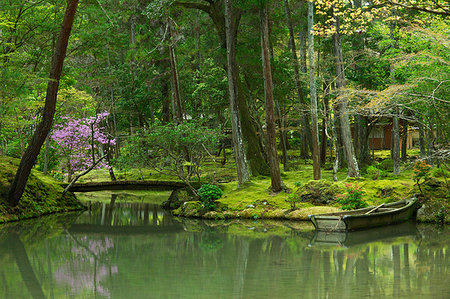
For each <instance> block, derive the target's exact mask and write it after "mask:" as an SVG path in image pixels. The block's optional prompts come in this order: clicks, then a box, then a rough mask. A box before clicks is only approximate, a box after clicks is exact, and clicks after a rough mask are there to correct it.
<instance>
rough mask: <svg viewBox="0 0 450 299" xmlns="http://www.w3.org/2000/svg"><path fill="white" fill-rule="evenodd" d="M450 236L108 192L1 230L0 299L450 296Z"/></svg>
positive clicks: (444, 231) (431, 229)
mask: <svg viewBox="0 0 450 299" xmlns="http://www.w3.org/2000/svg"><path fill="white" fill-rule="evenodd" d="M449 247H450V230H449V228H448V227H437V226H434V225H416V224H414V223H406V224H403V225H399V226H392V227H389V228H384V229H377V230H373V231H365V232H362V233H354V234H338V235H334V234H315V232H314V231H313V227H312V226H311V225H310V224H309V223H304V222H288V221H284V222H282V221H243V220H228V221H227V220H221V221H202V220H195V219H194V220H193V219H177V218H173V217H172V216H171V215H170V214H169V213H167V212H165V211H163V210H161V209H159V208H158V205H155V204H149V203H145V202H130V201H127V200H126V196H125V197H124V196H122V197H118V196H116V195H114V196H112V198H111V200H110V201H109V202H105V201H103V202H97V203H92V204H90V206H89V210H87V211H85V212H82V213H68V214H64V215H51V216H47V217H43V218H41V219H35V220H31V221H25V222H21V223H18V224H7V225H2V226H0V264H1V267H0V298H128V299H130V298H361V297H369V298H450V283H449V282H450V251H449Z"/></svg>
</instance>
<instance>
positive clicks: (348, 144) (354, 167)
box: [333, 11, 359, 177]
mask: <svg viewBox="0 0 450 299" xmlns="http://www.w3.org/2000/svg"><path fill="white" fill-rule="evenodd" d="M333 18H334V25H335V32H334V33H333V52H334V61H335V69H336V87H337V88H338V90H339V96H338V106H339V112H338V114H339V116H338V117H339V120H340V125H341V132H340V133H341V138H342V143H343V145H344V151H345V156H346V158H347V166H348V176H349V177H358V176H359V167H358V163H357V161H356V156H355V149H354V148H353V142H352V135H351V131H350V122H349V116H348V100H347V97H346V95H345V94H344V93H343V92H342V91H343V88H345V85H346V83H345V73H344V58H343V56H342V45H341V35H340V31H339V13H338V12H337V11H333ZM337 133H338V134H339V132H337Z"/></svg>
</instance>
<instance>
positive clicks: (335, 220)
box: [309, 198, 419, 231]
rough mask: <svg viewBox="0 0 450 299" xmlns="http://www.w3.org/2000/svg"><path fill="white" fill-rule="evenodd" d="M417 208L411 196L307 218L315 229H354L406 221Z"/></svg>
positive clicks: (416, 203)
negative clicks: (391, 201)
mask: <svg viewBox="0 0 450 299" xmlns="http://www.w3.org/2000/svg"><path fill="white" fill-rule="evenodd" d="M418 208H419V204H418V202H417V198H411V199H405V200H401V201H397V202H393V203H389V204H382V205H379V206H377V207H368V208H364V209H358V210H353V211H344V212H337V213H328V214H318V215H309V219H310V220H311V222H312V223H313V224H314V227H315V228H316V230H320V231H354V230H361V229H368V228H372V227H378V226H384V225H389V224H393V223H400V222H403V221H406V220H408V219H411V218H413V217H414V216H415V215H416V212H417V209H418Z"/></svg>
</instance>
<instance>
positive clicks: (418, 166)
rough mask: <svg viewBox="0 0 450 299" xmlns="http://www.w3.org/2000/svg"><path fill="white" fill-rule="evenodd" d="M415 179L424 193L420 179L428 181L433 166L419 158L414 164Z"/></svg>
mask: <svg viewBox="0 0 450 299" xmlns="http://www.w3.org/2000/svg"><path fill="white" fill-rule="evenodd" d="M413 171H414V175H413V181H414V182H416V185H417V186H418V187H419V190H420V193H422V188H420V181H421V180H423V181H426V180H427V179H428V178H429V177H430V171H431V166H430V165H428V164H427V163H426V162H425V161H424V160H417V161H416V162H415V163H414V166H413Z"/></svg>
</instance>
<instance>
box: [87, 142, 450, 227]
mask: <svg viewBox="0 0 450 299" xmlns="http://www.w3.org/2000/svg"><path fill="white" fill-rule="evenodd" d="M227 154H228V162H227V163H226V164H225V166H224V167H221V165H220V160H221V157H216V165H214V163H213V161H212V160H210V161H207V162H206V163H205V164H204V166H203V167H202V169H201V171H202V173H201V180H202V182H203V183H217V184H219V185H220V186H221V188H223V191H224V195H223V197H222V198H221V199H220V200H219V203H220V206H221V207H222V208H221V209H220V210H219V211H213V212H208V211H205V210H204V209H202V207H201V205H200V204H195V205H194V206H190V207H187V208H186V207H185V209H184V210H183V209H182V208H180V209H178V210H176V211H174V213H175V214H177V215H180V216H189V217H202V218H210V219H226V218H250V219H258V218H268V219H298V220H307V219H308V215H309V214H317V213H326V212H332V211H336V210H338V209H339V207H340V206H339V205H338V204H337V203H331V204H328V205H320V206H317V205H314V204H312V203H311V202H299V203H297V204H296V207H295V210H293V209H292V207H291V205H290V204H289V203H288V202H287V201H286V199H287V198H288V196H289V194H290V192H295V191H296V190H297V189H298V187H297V186H298V185H301V186H304V185H305V184H308V182H310V181H312V179H313V177H312V174H313V169H312V161H311V160H303V159H298V158H297V157H296V155H297V154H298V153H297V152H296V151H289V153H288V155H289V157H290V160H289V170H284V171H283V172H282V180H283V184H284V186H285V190H284V191H283V192H280V193H278V194H273V193H271V192H270V191H269V187H270V178H269V177H264V176H259V177H253V178H252V179H251V181H250V182H248V183H246V184H244V185H243V186H239V187H238V184H237V181H236V169H235V165H234V163H233V157H232V156H231V155H230V151H229V150H228V151H227ZM418 154H419V151H418V150H417V149H412V150H409V151H408V156H409V157H410V160H409V161H408V162H404V163H402V165H401V174H400V175H398V176H394V175H393V174H392V170H391V169H387V170H386V171H384V172H383V176H382V177H380V178H378V179H373V178H372V177H371V176H370V175H368V174H365V173H364V169H363V170H362V176H361V177H360V178H357V179H353V178H347V171H346V169H342V170H339V171H338V173H337V177H338V182H336V183H335V184H334V185H333V188H336V186H337V189H341V190H343V189H344V186H345V185H346V184H353V185H355V184H356V185H357V186H359V187H361V189H362V190H363V191H364V196H363V200H364V201H365V202H367V204H369V205H379V204H381V203H387V202H392V201H396V200H401V199H405V198H409V197H411V196H413V194H415V193H419V189H418V188H417V186H416V185H415V183H414V181H413V179H412V177H413V170H412V166H413V161H414V158H415V157H417V156H418ZM388 157H389V151H375V160H376V161H378V162H380V161H381V164H386V165H388V164H389V163H383V162H382V161H383V159H386V158H388ZM385 162H389V161H386V160H385ZM331 168H332V167H331V163H327V164H325V166H324V167H323V168H322V179H323V180H324V182H327V183H329V184H332V183H333V182H332V169H331ZM115 173H116V176H117V177H118V178H119V179H124V180H125V179H126V180H177V179H176V178H174V177H171V176H167V175H162V174H159V173H157V172H155V171H153V170H149V169H140V170H139V169H131V170H127V171H123V170H122V171H120V170H117V169H115ZM108 179H109V174H108V172H107V171H106V170H96V171H92V172H90V173H89V174H88V175H86V176H84V177H82V178H81V179H80V182H95V181H104V180H108ZM436 179H437V180H438V181H440V182H441V185H440V186H439V187H427V186H426V185H424V186H425V187H424V197H423V198H425V199H426V200H427V202H428V204H426V205H428V206H430V211H428V212H427V213H426V214H427V215H421V216H419V220H421V221H436V220H438V218H439V217H441V218H442V214H444V220H445V222H450V217H449V216H448V214H449V213H448V211H450V198H449V192H448V189H447V187H446V183H445V178H443V177H439V178H436ZM448 180H450V178H448ZM436 207H438V210H436Z"/></svg>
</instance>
